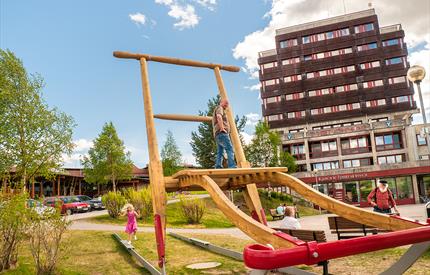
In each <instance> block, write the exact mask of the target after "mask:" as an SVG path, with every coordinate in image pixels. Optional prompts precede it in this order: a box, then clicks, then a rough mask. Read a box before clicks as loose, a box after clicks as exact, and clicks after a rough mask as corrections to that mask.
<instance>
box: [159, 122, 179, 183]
mask: <svg viewBox="0 0 430 275" xmlns="http://www.w3.org/2000/svg"><path fill="white" fill-rule="evenodd" d="M161 159H162V162H163V173H164V176H171V175H173V174H174V173H176V172H178V171H179V170H181V167H180V165H181V162H182V154H181V151H180V150H179V147H178V145H177V144H176V141H175V138H174V137H173V134H172V132H171V131H170V130H169V131H167V134H166V142H165V143H164V145H163V148H161Z"/></svg>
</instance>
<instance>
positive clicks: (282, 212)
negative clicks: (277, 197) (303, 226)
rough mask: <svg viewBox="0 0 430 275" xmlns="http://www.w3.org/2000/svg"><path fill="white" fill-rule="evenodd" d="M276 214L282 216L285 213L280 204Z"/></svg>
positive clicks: (283, 207)
mask: <svg viewBox="0 0 430 275" xmlns="http://www.w3.org/2000/svg"><path fill="white" fill-rule="evenodd" d="M276 213H277V214H279V215H284V213H285V206H283V205H282V204H280V205H279V206H278V207H276Z"/></svg>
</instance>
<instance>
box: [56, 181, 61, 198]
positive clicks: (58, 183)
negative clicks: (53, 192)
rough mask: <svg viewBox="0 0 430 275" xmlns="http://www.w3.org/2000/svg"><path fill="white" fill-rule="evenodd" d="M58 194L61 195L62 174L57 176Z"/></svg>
mask: <svg viewBox="0 0 430 275" xmlns="http://www.w3.org/2000/svg"><path fill="white" fill-rule="evenodd" d="M56 189H57V196H60V192H61V188H60V176H58V178H57V188H56Z"/></svg>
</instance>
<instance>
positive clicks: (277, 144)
mask: <svg viewBox="0 0 430 275" xmlns="http://www.w3.org/2000/svg"><path fill="white" fill-rule="evenodd" d="M281 145H282V143H281V137H280V136H279V134H278V133H277V132H274V131H270V128H269V125H268V124H267V123H266V122H262V121H260V122H259V123H257V125H256V126H255V134H254V137H253V139H252V140H251V143H250V144H249V145H247V146H246V147H245V154H246V157H247V159H248V161H249V162H250V163H251V165H252V166H253V167H275V166H285V167H288V170H289V172H290V173H292V172H295V171H296V170H297V165H296V162H295V159H294V158H293V157H292V156H291V155H290V154H289V153H288V152H283V151H282V150H279V149H280V148H281Z"/></svg>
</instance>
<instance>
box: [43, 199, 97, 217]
mask: <svg viewBox="0 0 430 275" xmlns="http://www.w3.org/2000/svg"><path fill="white" fill-rule="evenodd" d="M43 204H44V205H46V206H51V207H58V208H61V214H66V215H72V214H74V213H81V212H88V211H90V209H91V207H90V205H89V204H88V203H86V202H81V201H80V200H79V199H78V198H77V197H76V196H60V197H49V198H46V199H45V200H44V201H43Z"/></svg>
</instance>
